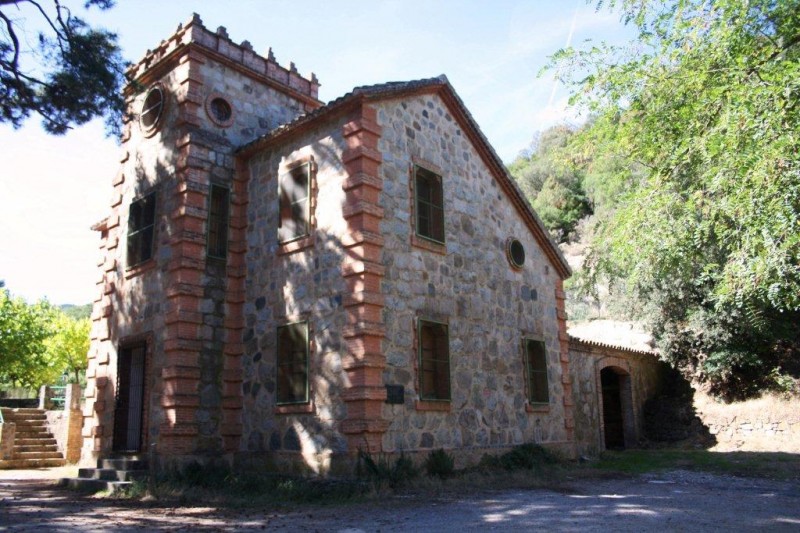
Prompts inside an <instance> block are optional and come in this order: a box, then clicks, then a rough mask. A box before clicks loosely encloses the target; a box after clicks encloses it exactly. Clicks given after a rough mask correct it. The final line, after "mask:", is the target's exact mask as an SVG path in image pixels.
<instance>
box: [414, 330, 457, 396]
mask: <svg viewBox="0 0 800 533" xmlns="http://www.w3.org/2000/svg"><path fill="white" fill-rule="evenodd" d="M417 342H418V345H419V346H418V349H419V394H420V398H421V399H423V400H450V339H449V335H448V328H447V324H440V323H438V322H431V321H427V320H420V321H419V323H418V330H417Z"/></svg>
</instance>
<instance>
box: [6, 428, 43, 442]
mask: <svg viewBox="0 0 800 533" xmlns="http://www.w3.org/2000/svg"><path fill="white" fill-rule="evenodd" d="M18 438H19V439H50V438H53V435H52V434H50V433H49V432H48V431H47V430H44V431H21V432H20V431H17V433H16V434H15V436H14V440H15V441H16V440H17V439H18Z"/></svg>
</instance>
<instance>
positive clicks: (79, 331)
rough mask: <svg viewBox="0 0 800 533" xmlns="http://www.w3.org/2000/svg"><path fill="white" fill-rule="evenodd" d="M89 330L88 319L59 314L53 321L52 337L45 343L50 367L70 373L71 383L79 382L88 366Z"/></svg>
mask: <svg viewBox="0 0 800 533" xmlns="http://www.w3.org/2000/svg"><path fill="white" fill-rule="evenodd" d="M90 329H91V321H90V320H89V319H88V318H80V319H73V318H70V317H69V316H67V315H66V314H64V313H61V312H60V313H58V314H57V315H56V316H55V318H54V320H53V331H54V333H53V335H51V336H50V337H49V338H48V339H47V340H46V341H45V346H46V353H47V356H48V359H49V362H50V366H51V367H52V368H53V369H61V371H66V372H70V373H71V374H72V377H71V378H70V379H71V380H72V382H73V383H78V382H79V381H80V373H81V372H83V371H85V370H86V366H87V364H88V358H87V354H88V353H89V330H90Z"/></svg>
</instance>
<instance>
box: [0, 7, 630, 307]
mask: <svg viewBox="0 0 800 533" xmlns="http://www.w3.org/2000/svg"><path fill="white" fill-rule="evenodd" d="M64 3H66V4H67V5H75V6H76V7H75V11H76V13H78V12H80V11H82V10H81V8H80V6H81V5H82V4H83V0H81V1H69V0H67V1H66V2H64ZM192 12H197V13H199V14H200V16H201V17H202V19H203V22H204V24H205V25H206V27H208V28H211V29H216V28H217V27H218V26H221V25H222V26H225V27H226V28H227V30H228V34H229V36H230V37H231V39H233V40H234V41H236V42H241V41H243V40H248V41H250V43H251V44H252V45H253V48H254V49H255V51H256V52H258V53H261V54H263V55H266V51H267V49H268V48H269V47H272V50H273V53H274V54H275V57H276V58H277V60H278V61H279V62H280V63H281V64H283V65H286V66H288V64H289V62H290V61H294V63H295V64H296V65H297V68H298V70H299V71H300V73H301V74H306V75H308V74H310V72H312V71H313V72H314V73H316V75H317V77H318V78H319V80H320V82H321V84H322V86H321V88H320V99H322V100H323V101H329V100H332V99H334V98H336V97H337V96H340V95H342V94H344V93H346V92H348V91H349V90H351V89H352V88H353V87H355V86H358V85H365V84H373V83H381V82H385V81H398V80H410V79H418V78H426V77H431V76H437V75H439V74H446V75H447V76H448V78H449V79H450V82H451V83H452V85H453V86H454V87H455V89H456V91H457V92H458V93H459V95H460V96H461V98H462V99H463V100H464V102H465V103H466V105H467V107H468V108H469V109H470V111H471V112H472V114H473V116H474V117H475V118H476V120H477V121H478V123H479V124H480V125H481V128H482V129H483V131H484V133H485V134H486V136H487V138H488V139H489V141H490V142H491V143H492V145H493V146H494V147H495V149H496V150H497V152H498V153H499V154H500V156H501V157H502V158H503V160H504V161H506V162H510V161H511V160H512V159H513V158H514V157H515V155H516V154H517V153H518V152H519V151H520V150H522V149H523V148H525V147H526V146H527V144H528V143H529V142H530V140H531V138H532V137H533V135H534V133H536V132H537V131H540V130H542V129H544V128H546V127H548V126H551V125H553V124H555V123H558V122H562V121H564V120H569V121H579V120H580V117H576V116H575V114H574V112H573V111H569V110H567V109H566V99H567V96H568V95H567V92H566V90H565V89H564V88H563V87H555V91H554V82H553V79H552V77H551V76H543V77H537V74H538V72H539V70H540V69H541V67H542V66H543V65H544V64H545V63H546V62H547V58H548V56H549V55H551V54H553V53H554V52H556V51H557V50H558V49H559V48H561V47H563V46H564V45H565V44H566V43H567V39H568V38H569V36H570V33H571V29H572V28H573V27H574V31H572V34H573V35H572V43H573V44H574V45H576V46H581V45H585V41H586V40H592V41H596V42H599V41H603V40H605V41H611V42H618V41H620V40H622V39H627V38H630V37H631V36H632V34H631V31H630V30H629V29H627V28H624V27H623V26H622V25H621V23H620V22H619V19H618V17H617V16H616V15H614V14H612V13H609V12H608V11H601V12H599V13H598V12H596V11H595V9H594V7H593V6H592V5H586V4H585V3H584V1H583V0H578V1H575V0H561V1H559V0H527V1H524V0H493V1H488V0H487V1H477V0H475V1H471V0H462V1H451V0H438V1H434V0H428V1H421V0H403V1H392V0H390V1H377V0H373V1H364V0H337V1H333V0H326V1H323V0H318V1H304V0H292V1H283V0H270V1H266V0H262V1H256V0H225V1H219V0H216V1H212V0H208V1H201V0H194V1H182V0H170V1H164V0H161V1H154V0H119V2H118V5H117V6H116V7H115V8H113V9H111V10H109V11H106V12H99V11H97V10H92V11H90V12H88V13H86V12H84V13H83V16H84V17H85V18H86V20H88V21H89V22H91V23H92V24H97V25H100V26H103V27H105V28H107V29H109V30H112V31H114V32H116V33H117V34H118V35H119V42H120V45H121V46H122V49H123V53H124V55H125V57H126V58H127V59H128V60H130V61H137V60H138V59H140V58H141V57H142V56H143V55H144V53H145V51H146V50H147V49H148V48H151V47H154V46H155V45H157V44H158V43H159V42H160V41H161V40H162V39H165V38H166V37H168V36H169V35H171V34H172V33H173V32H174V31H175V29H176V28H177V26H178V23H179V22H183V21H186V20H188V19H189V18H190V16H191V14H192ZM18 16H19V17H24V16H26V13H24V12H20V13H18ZM119 155H120V149H119V146H117V144H116V143H115V141H114V140H111V139H107V138H105V137H104V130H103V125H102V124H101V123H99V122H95V123H91V124H89V125H87V126H84V127H82V128H79V129H76V130H73V131H71V132H70V133H68V134H67V135H65V136H63V137H52V136H47V135H45V134H44V133H43V131H42V130H41V127H40V125H39V120H38V118H36V117H33V118H32V119H31V120H29V121H28V123H27V124H26V125H25V127H23V128H22V129H19V130H13V129H12V128H11V127H9V126H7V125H0V279H3V280H5V281H6V286H7V288H9V289H10V290H11V292H12V293H13V294H15V295H20V296H23V297H25V298H26V299H28V300H29V301H33V300H36V299H39V298H42V297H46V298H48V299H49V300H50V301H51V302H53V303H56V304H62V303H75V304H81V303H88V302H90V301H92V299H93V298H94V296H95V290H96V289H95V280H96V278H97V276H98V271H97V267H96V263H97V259H98V251H97V244H98V242H99V237H98V235H97V234H95V233H94V232H92V231H90V230H89V227H90V226H91V225H92V224H93V223H94V222H96V221H98V220H100V219H101V218H103V217H104V216H105V215H106V214H107V210H108V203H109V199H110V195H111V179H112V178H113V177H114V174H115V172H116V169H117V166H118V163H117V160H118V157H119Z"/></svg>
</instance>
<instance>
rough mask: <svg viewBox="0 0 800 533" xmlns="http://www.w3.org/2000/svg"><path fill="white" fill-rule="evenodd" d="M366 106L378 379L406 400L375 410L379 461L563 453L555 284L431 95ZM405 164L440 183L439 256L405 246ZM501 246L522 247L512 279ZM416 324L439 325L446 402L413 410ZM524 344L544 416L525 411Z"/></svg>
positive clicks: (413, 241)
mask: <svg viewBox="0 0 800 533" xmlns="http://www.w3.org/2000/svg"><path fill="white" fill-rule="evenodd" d="M375 107H376V109H377V111H378V117H377V118H378V123H379V125H380V126H381V128H382V135H381V139H380V142H379V151H380V154H381V157H382V164H381V175H382V177H383V191H382V194H381V204H380V205H381V207H382V208H383V216H384V219H383V221H382V223H381V233H382V234H383V237H384V240H385V243H384V249H383V256H382V262H383V265H384V266H385V276H384V278H383V282H382V286H381V288H382V292H383V294H384V298H385V307H384V311H383V316H384V322H385V327H386V334H385V339H384V341H383V351H384V353H385V355H386V361H387V366H386V369H385V371H384V375H383V376H384V383H386V384H387V385H400V386H402V387H403V389H404V395H405V401H404V403H403V404H402V405H388V404H387V405H384V407H383V418H384V419H386V420H388V421H389V422H390V425H389V428H388V431H387V432H386V433H385V435H384V437H383V449H384V451H387V452H400V451H403V452H413V451H417V450H430V449H433V448H439V447H443V448H450V449H452V448H460V449H464V450H469V449H480V450H482V451H485V450H487V449H495V450H497V449H502V448H504V447H509V446H512V445H516V444H521V443H523V442H538V443H542V444H549V445H551V446H556V447H561V448H563V449H565V450H567V453H570V452H569V451H568V449H569V448H570V446H571V442H570V436H569V435H568V432H567V429H566V428H565V419H566V418H567V416H566V413H565V405H564V402H563V399H564V385H563V381H564V380H563V379H562V377H563V376H562V366H561V354H560V343H559V325H558V317H557V309H556V305H557V302H556V290H555V289H556V287H557V284H558V281H559V280H558V274H557V273H556V271H555V270H554V268H553V267H552V265H551V264H550V261H549V259H548V258H547V257H546V256H545V255H544V253H543V251H542V249H541V248H540V246H539V244H538V243H537V241H536V240H535V238H534V237H533V236H532V235H531V232H530V230H529V229H528V227H526V225H525V223H524V221H523V220H522V218H521V217H520V216H519V214H518V212H517V211H516V210H515V209H514V207H513V206H512V204H511V202H510V201H509V199H508V197H507V196H506V194H505V193H504V192H503V190H501V188H500V186H499V184H498V182H497V180H496V178H495V176H494V175H493V174H492V172H491V171H490V169H489V168H488V167H487V165H486V164H485V162H484V160H483V159H482V157H481V155H480V154H479V153H478V152H477V151H476V148H475V146H473V144H472V142H471V140H470V139H469V138H468V136H467V134H466V133H465V131H463V130H462V127H461V126H460V125H459V123H458V121H457V120H456V119H455V118H454V117H453V116H452V115H451V113H450V111H449V109H448V107H447V106H446V105H445V103H444V102H443V101H442V99H441V98H440V97H439V96H437V95H435V94H431V95H423V96H411V97H408V98H405V99H403V100H393V101H391V100H390V101H386V102H381V103H379V104H375ZM414 164H419V165H421V166H424V167H426V168H427V169H429V170H431V171H433V172H435V173H437V174H440V175H441V176H442V178H443V188H444V198H445V205H444V210H445V215H444V217H445V232H446V233H445V240H446V244H445V245H444V246H441V247H437V246H435V245H431V244H430V243H429V242H424V241H423V240H421V239H417V238H415V235H414V233H415V230H414V225H413V224H414V221H413V218H414V215H413V212H412V204H413V201H412V191H411V182H410V180H411V176H412V172H413V166H414ZM510 237H515V238H517V239H519V240H520V241H521V242H522V243H523V245H524V247H525V251H526V259H525V264H524V268H522V269H520V270H516V269H514V268H512V267H511V266H510V264H509V262H508V260H507V258H506V252H505V243H506V241H507V239H509V238H510ZM419 318H428V319H435V320H437V321H440V322H446V323H447V324H448V327H449V340H450V376H451V397H452V400H451V401H450V402H446V403H441V402H439V405H432V404H431V402H422V401H420V400H419V395H418V374H417V349H416V340H415V336H416V323H417V320H418V319H419ZM525 336H530V337H534V338H539V339H542V340H544V341H545V344H546V354H547V362H548V385H549V397H550V399H549V405H548V406H546V407H544V408H542V407H535V408H534V407H533V406H531V405H528V403H527V400H526V392H525V387H526V385H525V383H524V377H523V376H524V372H523V354H522V338H523V337H525ZM564 355H566V354H564Z"/></svg>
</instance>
